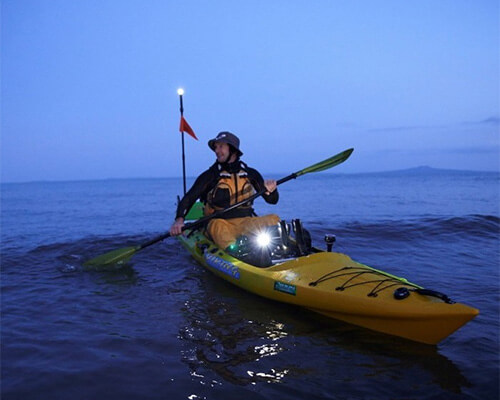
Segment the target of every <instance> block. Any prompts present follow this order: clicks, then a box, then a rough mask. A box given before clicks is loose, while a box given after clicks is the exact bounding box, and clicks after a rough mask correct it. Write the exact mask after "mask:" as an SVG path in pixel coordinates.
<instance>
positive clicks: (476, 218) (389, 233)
mask: <svg viewBox="0 0 500 400" xmlns="http://www.w3.org/2000/svg"><path fill="white" fill-rule="evenodd" d="M321 225H323V224H321ZM335 231H336V233H337V234H354V235H356V236H359V237H373V236H374V235H376V237H377V238H379V239H388V240H410V239H413V238H421V237H425V236H429V237H435V236H439V235H454V234H460V235H468V236H469V237H480V238H492V239H497V238H498V235H499V233H500V218H499V217H497V216H493V215H478V214H473V215H466V216H461V217H424V218H418V219H404V220H382V221H375V222H368V221H350V222H344V223H342V224H340V225H338V226H337V227H336V228H335Z"/></svg>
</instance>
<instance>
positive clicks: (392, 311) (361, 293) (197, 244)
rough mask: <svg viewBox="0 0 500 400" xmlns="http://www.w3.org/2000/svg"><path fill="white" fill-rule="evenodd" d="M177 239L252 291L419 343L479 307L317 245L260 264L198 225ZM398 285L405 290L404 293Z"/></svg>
mask: <svg viewBox="0 0 500 400" xmlns="http://www.w3.org/2000/svg"><path fill="white" fill-rule="evenodd" d="M178 239H179V240H180V242H181V243H182V245H183V246H184V247H185V248H186V249H187V250H188V251H189V252H190V253H191V255H192V256H193V257H194V258H195V259H196V261H197V262H198V263H200V264H201V265H203V266H204V267H205V268H207V269H208V270H210V271H211V272H213V273H214V274H215V275H217V276H219V277H221V278H222V279H225V280H226V281H228V282H231V283H232V284H234V285H236V286H238V287H240V288H242V289H245V290H247V291H249V292H251V293H254V294H257V295H260V296H263V297H266V298H268V299H272V300H276V301H280V302H284V303H289V304H295V305H298V306H301V307H304V308H307V309H309V310H311V311H314V312H316V313H318V314H321V315H324V316H326V317H329V318H333V319H336V320H340V321H344V322H348V323H350V324H354V325H358V326H361V327H364V328H368V329H371V330H374V331H377V332H382V333H386V334H390V335H395V336H399V337H403V338H406V339H410V340H413V341H417V342H421V343H427V344H437V343H439V342H440V341H441V340H443V339H444V338H446V337H447V336H449V335H450V334H452V333H453V332H454V331H456V330H457V329H459V328H460V327H461V326H463V325H464V324H466V323H467V322H468V321H470V320H471V319H472V318H474V317H475V316H476V315H477V314H478V313H479V311H478V310H477V309H475V308H472V307H469V306H467V305H464V304H461V303H453V302H447V301H446V300H447V298H445V299H444V300H443V298H442V297H436V296H432V295H431V296H429V295H422V294H420V293H419V292H418V290H419V289H421V288H420V287H419V286H418V285H415V284H412V283H410V282H408V281H407V280H406V279H404V278H399V277H396V276H393V275H390V274H387V273H385V272H383V271H379V270H376V269H373V268H370V267H368V266H366V265H363V264H360V263H357V262H355V261H353V260H352V259H351V258H350V257H349V256H347V255H345V254H341V253H334V252H322V251H318V252H315V253H312V254H310V255H307V256H303V257H298V258H294V259H290V260H283V262H280V263H277V264H276V265H273V266H271V267H267V268H259V267H255V266H252V265H250V264H247V263H245V262H243V261H241V260H238V259H236V258H234V257H232V256H231V255H229V254H227V253H225V252H224V251H222V250H220V249H219V248H217V247H216V246H215V245H214V244H213V243H212V242H211V241H210V240H209V239H208V238H207V237H206V236H204V235H203V234H202V233H201V232H199V231H194V232H189V231H187V232H185V235H182V236H178ZM395 290H398V291H400V292H401V291H402V292H403V296H402V298H401V299H397V298H396V295H395Z"/></svg>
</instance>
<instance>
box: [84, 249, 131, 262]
mask: <svg viewBox="0 0 500 400" xmlns="http://www.w3.org/2000/svg"><path fill="white" fill-rule="evenodd" d="M139 249H140V246H134V247H124V248H123V249H118V250H113V251H110V252H108V253H106V254H102V255H100V256H97V257H95V258H92V259H91V260H88V261H87V262H85V263H84V264H83V265H84V266H85V267H99V266H105V265H111V264H115V265H122V264H125V263H126V262H127V261H128V260H130V258H131V257H132V256H133V255H134V253H135V252H136V251H137V250H139Z"/></svg>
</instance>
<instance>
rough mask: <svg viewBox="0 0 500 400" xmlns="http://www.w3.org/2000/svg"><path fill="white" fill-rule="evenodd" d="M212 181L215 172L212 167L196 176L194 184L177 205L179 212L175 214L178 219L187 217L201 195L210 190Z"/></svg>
mask: <svg viewBox="0 0 500 400" xmlns="http://www.w3.org/2000/svg"><path fill="white" fill-rule="evenodd" d="M212 181H213V172H212V170H211V169H207V170H206V171H205V172H203V173H202V174H201V175H200V176H199V177H198V178H196V181H195V182H194V183H193V186H191V188H190V189H189V190H188V191H187V193H186V194H185V195H184V197H183V198H182V199H181V201H180V202H179V204H178V205H177V212H176V214H175V218H176V219H177V218H180V217H182V218H184V217H186V215H187V213H188V212H189V210H190V209H191V207H192V206H193V204H194V203H195V202H196V200H198V199H199V198H200V197H202V195H204V194H206V192H208V190H209V188H210V185H211V184H212Z"/></svg>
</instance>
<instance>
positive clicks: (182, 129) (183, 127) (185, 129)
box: [179, 115, 198, 140]
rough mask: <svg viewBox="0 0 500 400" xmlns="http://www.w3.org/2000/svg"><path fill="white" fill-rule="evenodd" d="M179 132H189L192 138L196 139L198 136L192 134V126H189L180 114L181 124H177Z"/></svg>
mask: <svg viewBox="0 0 500 400" xmlns="http://www.w3.org/2000/svg"><path fill="white" fill-rule="evenodd" d="M179 132H186V133H189V134H190V135H191V136H192V137H193V138H195V139H196V140H198V138H197V137H196V135H195V134H194V131H193V128H191V127H190V126H189V124H188V123H187V121H186V120H185V119H184V117H183V116H182V115H181V124H180V126H179Z"/></svg>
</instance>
